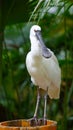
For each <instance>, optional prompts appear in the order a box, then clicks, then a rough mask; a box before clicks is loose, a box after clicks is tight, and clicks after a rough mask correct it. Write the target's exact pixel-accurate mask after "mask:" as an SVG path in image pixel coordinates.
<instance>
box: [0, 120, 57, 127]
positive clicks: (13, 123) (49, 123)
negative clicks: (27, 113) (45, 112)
mask: <svg viewBox="0 0 73 130" xmlns="http://www.w3.org/2000/svg"><path fill="white" fill-rule="evenodd" d="M53 126H54V127H56V126H57V122H56V121H52V120H47V125H44V126H35V127H31V126H30V121H29V119H28V120H24V119H19V120H11V121H4V122H1V123H0V128H21V127H25V128H29V127H30V128H34V129H35V128H36V127H37V128H38V127H39V128H44V129H45V128H46V127H53Z"/></svg>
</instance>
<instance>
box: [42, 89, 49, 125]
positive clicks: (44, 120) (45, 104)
mask: <svg viewBox="0 0 73 130" xmlns="http://www.w3.org/2000/svg"><path fill="white" fill-rule="evenodd" d="M47 92H48V87H47V90H46V93H45V95H44V101H45V103H44V117H43V118H44V119H43V124H44V125H46V124H47V114H46V110H47V95H48V94H47Z"/></svg>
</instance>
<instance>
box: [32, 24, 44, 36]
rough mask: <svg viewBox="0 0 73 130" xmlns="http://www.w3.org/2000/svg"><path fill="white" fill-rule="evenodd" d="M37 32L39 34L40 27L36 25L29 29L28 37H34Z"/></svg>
mask: <svg viewBox="0 0 73 130" xmlns="http://www.w3.org/2000/svg"><path fill="white" fill-rule="evenodd" d="M37 32H41V27H40V26H38V25H33V26H32V27H31V29H30V37H32V36H33V37H35V36H36V34H37Z"/></svg>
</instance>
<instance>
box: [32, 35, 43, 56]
mask: <svg viewBox="0 0 73 130" xmlns="http://www.w3.org/2000/svg"><path fill="white" fill-rule="evenodd" d="M31 51H32V53H33V55H34V56H40V55H41V47H40V43H39V41H38V40H37V39H36V38H32V39H31Z"/></svg>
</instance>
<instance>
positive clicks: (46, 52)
mask: <svg viewBox="0 0 73 130" xmlns="http://www.w3.org/2000/svg"><path fill="white" fill-rule="evenodd" d="M35 32H36V37H37V39H38V40H39V41H40V44H41V48H42V55H43V56H44V57H45V58H50V57H51V55H52V54H51V52H50V51H49V50H48V49H47V47H46V46H45V44H44V42H43V39H42V35H41V31H35Z"/></svg>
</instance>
